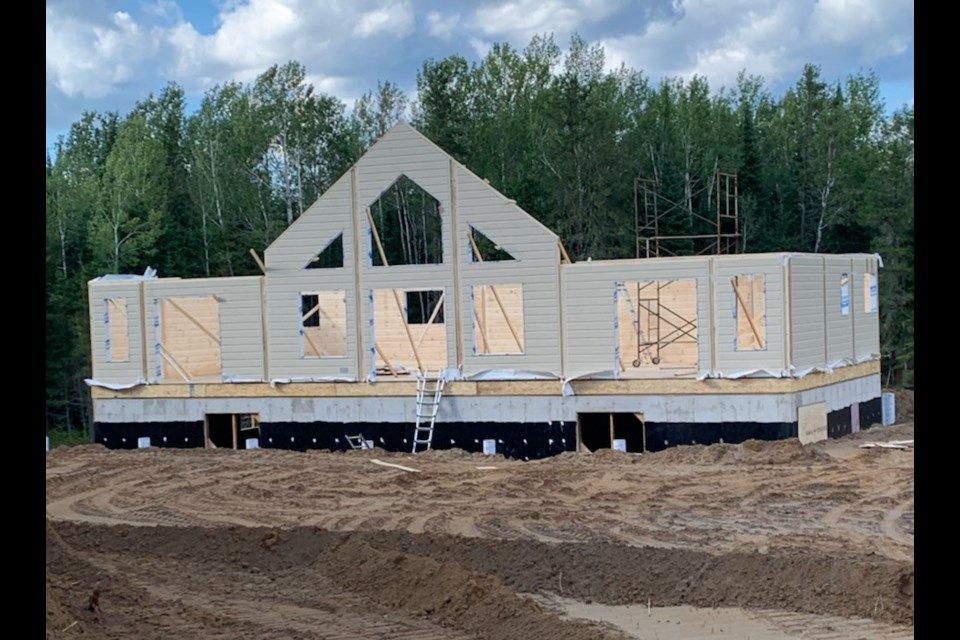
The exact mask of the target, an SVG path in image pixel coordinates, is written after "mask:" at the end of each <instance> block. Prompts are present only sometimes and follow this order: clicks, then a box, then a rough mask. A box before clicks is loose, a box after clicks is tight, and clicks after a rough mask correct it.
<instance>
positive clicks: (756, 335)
mask: <svg viewBox="0 0 960 640" xmlns="http://www.w3.org/2000/svg"><path fill="white" fill-rule="evenodd" d="M752 282H753V280H751V283H752ZM730 284H731V285H733V293H734V294H735V295H736V296H737V302H738V303H740V308H741V309H743V315H744V316H745V317H746V318H747V324H749V325H750V331H752V332H753V337H754V338H755V339H756V341H757V346H758V347H759V348H760V349H763V348H764V345H763V340H761V339H760V333H759V332H758V331H757V327H756V325H755V324H753V316H752V315H751V314H750V310H749V309H747V304H746V303H745V302H744V301H743V297H741V296H740V290H739V289H737V280H736V278H734V279H732V280H730Z"/></svg>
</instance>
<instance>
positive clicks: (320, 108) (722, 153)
mask: <svg viewBox="0 0 960 640" xmlns="http://www.w3.org/2000/svg"><path fill="white" fill-rule="evenodd" d="M885 111H886V110H885V107H884V105H883V103H882V101H881V99H880V97H879V83H878V80H877V78H876V76H875V75H873V74H872V73H868V72H861V73H857V74H854V75H851V76H850V77H848V78H844V79H841V80H830V79H826V78H823V77H822V72H821V70H820V69H819V68H818V67H817V66H815V65H807V66H806V67H805V68H804V69H803V71H802V73H801V74H800V77H799V78H798V80H797V82H796V83H795V84H794V85H793V86H792V87H790V89H789V90H787V91H786V92H785V93H784V94H783V95H782V96H778V97H775V96H772V95H771V94H770V92H769V91H768V90H767V89H765V86H764V81H763V79H762V78H758V77H753V76H747V75H745V74H741V75H740V77H739V78H738V80H737V83H736V86H735V87H729V88H720V87H711V86H710V85H709V84H708V82H707V81H706V80H705V79H704V78H699V77H695V78H691V79H689V80H682V79H678V78H665V79H663V80H660V81H658V82H657V83H653V82H651V81H650V80H649V79H647V78H646V77H644V75H643V74H642V73H641V72H639V71H636V70H633V69H628V68H624V67H621V68H619V69H615V70H610V69H608V68H607V66H606V65H605V60H604V51H603V48H602V47H601V46H600V45H598V44H591V43H588V42H585V41H584V40H582V39H581V38H579V37H577V36H575V37H573V38H572V39H571V41H570V42H569V46H568V47H567V49H566V51H562V50H561V48H560V47H559V46H558V45H557V44H556V43H555V42H554V40H553V39H552V37H543V36H537V37H535V38H533V39H532V40H531V42H530V43H529V45H528V46H527V47H526V48H525V49H523V50H522V51H519V50H516V49H514V48H512V47H511V46H510V45H508V44H500V43H498V44H494V45H493V46H492V48H491V49H490V51H489V53H488V54H487V55H486V56H485V57H484V58H483V59H482V60H479V61H478V62H477V63H475V64H470V63H468V62H467V60H466V59H465V58H463V57H462V56H458V55H453V56H450V57H448V58H445V59H443V60H432V59H431V60H427V61H425V62H424V63H423V65H422V67H421V69H420V71H419V73H418V74H417V93H416V95H415V96H408V95H406V94H405V93H404V92H403V91H402V90H401V89H400V88H399V87H398V86H397V85H395V84H393V83H391V82H389V81H382V82H378V85H377V87H376V88H375V89H373V90H371V91H370V92H368V93H366V94H364V95H363V96H362V97H361V98H360V99H359V100H357V102H356V104H355V105H353V109H352V112H351V113H349V114H348V113H347V107H346V105H344V104H343V103H342V102H341V101H340V100H338V99H336V98H334V97H332V96H328V95H323V94H320V93H318V92H316V91H315V89H314V88H313V87H312V86H311V85H310V84H309V83H308V82H307V75H306V70H305V68H304V67H303V66H302V65H301V64H299V63H297V62H294V61H291V62H287V63H285V64H278V65H274V66H273V67H271V68H270V69H268V70H267V71H265V72H264V73H263V74H261V75H260V76H259V77H258V78H256V79H255V80H254V81H253V82H251V83H247V84H243V83H239V82H230V83H226V84H222V85H217V86H215V87H212V88H210V89H209V90H208V91H207V92H206V93H205V95H204V96H203V99H202V101H201V103H200V106H199V108H198V109H197V110H196V112H194V113H192V114H189V115H188V114H186V113H185V101H184V92H183V89H181V88H180V87H178V86H177V85H175V84H169V85H167V86H166V87H164V88H163V90H162V91H160V93H159V94H157V95H156V96H149V97H148V98H147V99H145V100H143V101H142V102H140V103H139V104H137V105H136V107H135V108H134V109H133V110H132V111H131V113H129V114H127V115H126V116H124V117H121V116H119V115H118V114H115V113H104V114H98V113H85V114H83V115H82V116H81V118H80V119H79V120H78V121H77V122H76V123H74V124H73V126H72V127H71V129H70V131H69V133H68V135H67V136H66V138H65V139H61V140H59V141H58V142H57V145H56V148H55V149H54V151H55V156H54V157H53V158H52V159H51V158H48V160H47V163H46V272H45V278H46V286H47V304H46V326H47V355H46V359H47V384H46V399H47V425H48V429H50V428H52V427H62V428H65V429H66V428H69V429H70V431H71V433H75V432H78V431H79V432H82V431H83V429H84V427H85V426H86V425H87V424H88V422H89V415H90V399H89V393H88V391H87V389H86V386H85V385H84V383H83V379H84V378H85V377H88V376H89V375H90V371H89V369H90V365H89V350H90V339H89V326H88V324H89V312H88V305H87V300H86V282H87V280H89V279H90V278H93V277H96V276H99V275H103V274H104V273H107V272H123V273H142V272H143V270H144V269H145V268H146V267H147V266H152V267H156V268H159V272H160V275H161V276H180V277H184V278H189V277H198V276H230V275H245V274H254V273H258V270H257V267H256V265H255V264H254V262H253V261H252V260H251V259H250V256H249V255H248V251H249V249H250V248H251V247H253V248H255V249H257V250H258V251H262V250H263V249H264V248H265V247H266V246H267V245H269V244H270V243H271V242H272V241H273V240H274V239H275V238H276V237H277V236H278V235H279V234H280V233H281V232H282V231H283V230H284V229H285V228H286V227H287V226H288V225H289V224H290V223H291V222H293V221H295V220H296V219H297V218H298V217H299V216H300V215H301V214H302V213H303V211H304V210H305V209H306V208H307V207H309V206H310V205H311V204H312V203H313V202H314V201H315V200H316V198H317V197H319V196H320V195H321V194H322V193H323V192H324V191H325V190H326V189H327V188H328V187H329V186H330V185H331V184H333V182H334V181H335V180H337V179H339V178H340V177H341V176H342V175H343V173H344V172H345V171H346V170H347V168H348V167H349V166H350V165H351V164H352V163H353V162H354V161H356V160H357V159H358V158H359V157H360V155H361V154H362V153H363V152H364V151H365V150H366V149H367V148H368V147H369V146H370V145H371V144H372V143H373V142H374V141H375V140H376V139H377V138H378V137H379V136H380V135H382V134H383V133H384V132H385V131H386V130H387V129H389V128H390V127H391V126H392V125H393V124H395V123H396V122H398V121H400V120H403V119H407V120H409V121H411V122H412V124H413V125H414V126H415V127H417V128H418V129H419V130H420V131H421V132H422V133H423V134H424V135H426V136H427V137H428V138H430V139H431V140H433V141H434V142H436V143H437V144H438V145H439V146H440V147H441V148H443V149H445V150H446V151H447V152H449V153H451V154H452V155H453V156H454V157H455V158H457V160H459V161H460V162H463V163H464V164H465V165H466V166H468V167H469V168H470V169H471V170H473V171H474V172H475V173H477V174H478V175H480V176H481V177H483V178H486V179H488V180H489V181H490V183H491V185H492V186H494V187H495V188H497V189H498V190H500V191H501V192H503V193H505V194H507V195H508V197H511V198H515V199H516V201H517V203H518V204H519V205H520V206H521V207H523V208H524V209H525V210H527V211H528V212H530V213H531V214H533V215H534V216H536V217H537V218H538V219H539V220H540V221H541V222H543V223H544V224H545V225H547V226H548V227H550V228H552V229H554V230H555V231H556V232H557V233H559V234H560V236H561V237H562V238H563V241H564V243H565V246H566V247H567V248H568V250H569V251H570V253H571V255H572V256H573V258H574V259H584V258H587V257H592V258H595V259H604V258H624V257H633V256H634V255H636V251H637V247H636V243H635V240H636V231H635V226H634V224H635V218H634V196H635V193H634V181H635V179H636V178H638V177H642V178H645V179H647V180H650V181H652V183H653V184H655V185H656V189H657V192H658V193H659V194H660V195H661V196H663V197H664V198H666V199H668V200H670V201H672V202H675V203H677V204H678V205H679V206H680V210H681V211H682V210H687V209H693V210H698V211H704V210H707V211H709V210H711V207H716V201H715V198H716V191H715V188H714V187H715V185H714V184H713V182H712V181H713V179H714V178H713V177H714V175H715V173H716V172H717V171H721V172H728V173H736V174H737V175H738V185H739V194H740V198H739V206H740V212H741V222H742V227H741V230H742V233H743V240H744V245H745V248H746V250H747V251H750V252H759V251H823V252H855V251H863V252H877V253H879V254H880V255H881V256H882V258H883V260H884V268H883V269H882V270H881V272H880V280H879V285H880V300H881V306H880V325H881V344H882V357H883V367H884V371H885V373H886V374H887V376H888V378H889V380H890V382H891V383H896V382H910V381H911V380H912V375H913V344H914V331H913V315H914V312H913V302H914V297H913V296H914V294H913V284H914V278H913V258H914V246H913V194H914V191H913V189H914V187H913V176H914V168H913V167H914V165H913V128H914V114H913V109H912V108H902V109H899V110H897V111H896V112H895V113H893V115H892V116H886V115H885ZM434 206H435V203H434V202H432V201H430V199H429V198H426V197H425V196H424V195H423V194H422V193H419V191H418V189H417V187H416V185H413V184H410V183H408V181H405V180H400V181H398V182H397V184H395V185H394V186H392V187H391V188H390V189H388V190H387V191H386V192H384V194H383V196H382V197H381V199H380V201H379V202H378V203H377V206H376V207H374V210H373V211H372V213H373V215H374V216H375V219H376V220H377V223H378V227H379V228H380V231H381V234H382V236H383V237H382V240H383V242H384V247H385V250H386V251H387V253H388V260H389V261H390V262H391V264H394V263H399V262H421V261H428V262H429V261H435V260H437V259H439V245H437V239H436V238H437V237H438V233H437V231H438V229H435V228H434V227H436V226H437V225H436V219H435V218H436V215H435V212H434V211H432V209H431V207H434ZM702 225H703V223H702V221H700V220H698V219H697V218H696V217H695V216H690V215H672V216H668V217H667V218H664V220H663V223H662V226H661V232H666V233H675V234H680V233H684V234H687V233H700V232H702V231H703V226H702ZM485 246H486V245H485ZM673 249H675V250H676V251H677V252H678V253H684V252H688V253H689V252H691V251H693V250H694V246H693V244H692V243H689V242H688V243H686V244H681V245H677V246H675V247H673ZM483 250H484V251H493V250H492V249H491V248H490V247H486V249H483ZM335 251H342V249H335V250H334V252H335ZM336 257H337V256H336V255H333V258H336ZM377 259H379V258H377ZM319 266H324V265H319Z"/></svg>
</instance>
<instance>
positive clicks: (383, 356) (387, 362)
mask: <svg viewBox="0 0 960 640" xmlns="http://www.w3.org/2000/svg"><path fill="white" fill-rule="evenodd" d="M373 348H374V349H376V350H377V355H379V356H380V358H381V359H383V363H384V364H385V365H387V369H389V370H390V374H391V375H392V376H394V377H396V376H397V370H396V368H394V366H393V364H391V362H390V360H388V359H387V354H385V353H384V352H383V349H381V348H380V345H379V344H377V343H376V342H374V343H373Z"/></svg>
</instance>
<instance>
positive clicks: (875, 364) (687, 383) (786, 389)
mask: <svg viewBox="0 0 960 640" xmlns="http://www.w3.org/2000/svg"><path fill="white" fill-rule="evenodd" d="M879 373H880V363H879V361H871V362H865V363H862V364H858V365H852V366H849V367H843V368H841V369H837V370H835V371H832V372H830V373H811V374H809V375H806V376H804V377H803V378H741V379H738V380H729V379H711V380H685V379H684V380H677V379H650V380H573V381H571V382H570V386H571V387H572V389H573V392H574V394H575V395H608V396H609V395H612V396H616V395H638V394H648V395H699V394H716V393H729V394H740V393H742V394H767V393H771V394H782V393H797V392H799V391H807V390H809V389H816V388H818V387H823V386H827V385H831V384H836V383H838V382H844V381H847V380H855V379H857V378H864V377H868V376H872V375H877V374H879ZM415 393H416V383H415V382H413V381H402V382H395V383H391V384H356V383H353V382H314V383H291V384H284V385H276V386H271V385H269V384H267V383H248V384H223V383H208V384H165V385H143V386H139V387H134V388H132V389H125V390H119V391H117V390H112V389H105V388H101V387H94V388H92V389H91V394H92V396H93V398H94V399H106V398H261V397H262V398H269V397H274V398H275V397H324V398H330V397H344V398H358V397H379V396H411V397H412V396H413V395H414V394H415ZM443 393H444V395H446V396H559V395H561V393H562V389H561V384H560V381H559V380H515V381H492V380H491V381H481V382H472V381H457V382H449V383H447V385H446V386H444V389H443Z"/></svg>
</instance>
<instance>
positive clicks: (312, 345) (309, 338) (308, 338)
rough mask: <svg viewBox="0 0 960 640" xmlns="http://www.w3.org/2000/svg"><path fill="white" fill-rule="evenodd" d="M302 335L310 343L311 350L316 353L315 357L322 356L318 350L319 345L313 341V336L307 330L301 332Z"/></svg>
mask: <svg viewBox="0 0 960 640" xmlns="http://www.w3.org/2000/svg"><path fill="white" fill-rule="evenodd" d="M303 337H304V338H306V340H307V342H309V343H310V346H311V347H312V348H313V352H314V353H315V354H317V357H318V358H319V357H322V356H323V352H322V351H320V347H318V346H317V343H316V342H314V341H313V338H311V337H310V333H309V332H307V331H304V332H303Z"/></svg>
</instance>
